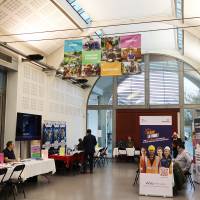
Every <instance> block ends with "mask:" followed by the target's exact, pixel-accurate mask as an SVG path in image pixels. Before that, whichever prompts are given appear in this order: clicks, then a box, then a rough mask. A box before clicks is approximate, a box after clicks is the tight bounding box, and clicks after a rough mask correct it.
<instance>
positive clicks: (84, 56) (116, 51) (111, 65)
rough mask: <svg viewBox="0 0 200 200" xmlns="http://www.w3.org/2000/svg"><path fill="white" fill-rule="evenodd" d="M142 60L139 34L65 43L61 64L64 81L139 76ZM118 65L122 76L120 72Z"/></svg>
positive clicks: (67, 41)
mask: <svg viewBox="0 0 200 200" xmlns="http://www.w3.org/2000/svg"><path fill="white" fill-rule="evenodd" d="M141 60H142V56H141V35H140V34H136V35H126V36H120V37H119V36H116V37H104V38H102V39H101V40H100V39H93V38H91V37H89V38H86V39H83V40H81V39H79V40H66V41H65V43H64V61H63V63H62V67H63V68H64V69H63V70H62V71H64V72H63V77H64V78H68V77H87V76H100V75H101V76H119V75H121V74H137V73H140V72H141V69H140V65H139V63H140V62H141ZM119 63H120V73H119V72H117V71H118V70H119ZM102 68H103V69H102ZM112 69H113V70H112ZM105 71H106V72H105ZM108 71H109V72H108Z"/></svg>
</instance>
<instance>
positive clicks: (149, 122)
mask: <svg viewBox="0 0 200 200" xmlns="http://www.w3.org/2000/svg"><path fill="white" fill-rule="evenodd" d="M140 135H141V147H142V148H141V157H140V189H139V193H140V195H152V196H164V197H172V196H173V190H172V188H173V175H172V174H173V167H172V157H171V150H172V138H171V135H172V116H140Z"/></svg>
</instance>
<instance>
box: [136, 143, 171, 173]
mask: <svg viewBox="0 0 200 200" xmlns="http://www.w3.org/2000/svg"><path fill="white" fill-rule="evenodd" d="M161 167H164V168H168V169H169V173H170V174H171V173H172V158H171V151H170V147H168V146H166V147H165V148H164V154H163V149H162V147H158V148H157V151H156V148H155V146H153V145H150V146H149V147H148V155H147V151H146V149H145V148H142V149H141V157H140V173H150V174H158V173H159V169H160V168H161Z"/></svg>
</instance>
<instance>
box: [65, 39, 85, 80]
mask: <svg viewBox="0 0 200 200" xmlns="http://www.w3.org/2000/svg"><path fill="white" fill-rule="evenodd" d="M82 49H83V44H82V40H65V43H64V61H63V67H64V74H63V76H64V78H67V77H79V76H81V66H82Z"/></svg>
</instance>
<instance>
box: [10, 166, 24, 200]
mask: <svg viewBox="0 0 200 200" xmlns="http://www.w3.org/2000/svg"><path fill="white" fill-rule="evenodd" d="M24 168H25V165H24V164H20V165H17V166H15V168H14V169H13V171H12V173H11V175H10V178H9V180H8V187H9V190H10V191H11V192H12V194H13V198H14V200H15V188H16V189H18V188H19V187H20V186H21V189H22V192H23V194H24V198H26V194H25V190H24V182H23V179H22V177H21V175H22V172H23V171H24Z"/></svg>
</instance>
